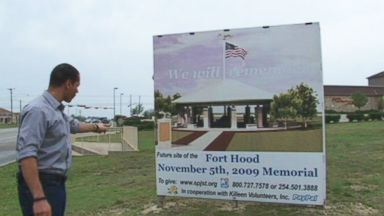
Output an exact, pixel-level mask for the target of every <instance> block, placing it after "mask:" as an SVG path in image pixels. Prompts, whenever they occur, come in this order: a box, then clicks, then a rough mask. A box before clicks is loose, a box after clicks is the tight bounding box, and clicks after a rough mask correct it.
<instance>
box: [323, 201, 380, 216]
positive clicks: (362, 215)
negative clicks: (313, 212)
mask: <svg viewBox="0 0 384 216" xmlns="http://www.w3.org/2000/svg"><path fill="white" fill-rule="evenodd" d="M321 212H322V213H323V214H322V215H327V216H328V215H329V216H344V215H349V216H371V215H379V211H378V210H377V209H374V208H371V207H369V206H366V205H364V204H363V203H339V204H334V205H328V206H325V208H324V210H322V211H321Z"/></svg>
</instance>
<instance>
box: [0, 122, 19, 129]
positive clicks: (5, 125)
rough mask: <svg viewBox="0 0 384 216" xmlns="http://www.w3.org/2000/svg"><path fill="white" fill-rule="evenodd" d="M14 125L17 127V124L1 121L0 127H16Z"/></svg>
mask: <svg viewBox="0 0 384 216" xmlns="http://www.w3.org/2000/svg"><path fill="white" fill-rule="evenodd" d="M14 127H17V125H16V124H3V123H0V129H1V128H14Z"/></svg>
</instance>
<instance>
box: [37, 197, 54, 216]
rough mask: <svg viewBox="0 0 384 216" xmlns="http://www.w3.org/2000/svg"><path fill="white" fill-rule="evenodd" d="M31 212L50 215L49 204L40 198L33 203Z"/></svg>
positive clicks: (38, 214)
mask: <svg viewBox="0 0 384 216" xmlns="http://www.w3.org/2000/svg"><path fill="white" fill-rule="evenodd" d="M33 213H34V214H35V216H51V215H52V211H51V206H50V205H49V203H48V201H47V200H40V201H36V202H34V203H33Z"/></svg>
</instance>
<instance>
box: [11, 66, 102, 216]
mask: <svg viewBox="0 0 384 216" xmlns="http://www.w3.org/2000/svg"><path fill="white" fill-rule="evenodd" d="M79 85H80V73H79V72H78V71H77V69H76V68H75V67H73V66H72V65H70V64H66V63H64V64H59V65H57V66H56V67H55V68H54V69H53V70H52V72H51V76H50V80H49V87H48V90H46V91H44V92H43V94H42V95H41V96H39V97H37V98H36V99H34V100H33V101H31V102H30V103H29V104H28V105H26V106H25V107H24V109H23V111H22V113H21V118H20V119H21V120H20V127H19V133H18V136H17V146H16V151H17V156H16V157H17V161H18V164H19V172H18V174H17V183H18V193H19V201H20V206H21V209H22V212H23V215H28V216H29V215H53V216H61V215H64V212H65V205H66V188H65V181H66V178H67V173H68V170H69V168H70V167H71V163H72V154H71V152H72V148H71V133H79V132H80V133H81V132H97V133H102V132H106V131H107V127H106V125H104V124H84V123H80V122H78V121H77V120H75V119H72V118H71V117H69V116H67V115H66V114H65V113H64V112H63V110H64V105H63V104H62V102H63V101H65V102H70V101H71V100H72V99H73V98H74V97H75V96H76V93H77V92H78V87H79Z"/></svg>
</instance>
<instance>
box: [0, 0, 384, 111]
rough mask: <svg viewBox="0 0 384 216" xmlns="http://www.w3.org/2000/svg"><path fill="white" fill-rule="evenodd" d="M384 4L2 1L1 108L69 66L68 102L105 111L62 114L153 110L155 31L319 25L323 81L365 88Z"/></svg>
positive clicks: (377, 62)
mask: <svg viewBox="0 0 384 216" xmlns="http://www.w3.org/2000/svg"><path fill="white" fill-rule="evenodd" d="M383 9H384V1H382V0H366V1H361V0H322V1H309V0H290V1H284V0H266V1H260V0H237V1H233V0H193V1H181V0H152V1H151V0H140V1H131V0H113V1H104V0H93V1H92V0H54V1H52V0H40V1H34V0H20V1H13V0H2V1H0V43H1V46H0V107H3V108H6V109H9V110H10V108H11V102H10V98H11V97H10V92H11V91H10V90H9V89H10V88H12V89H13V90H12V96H13V97H12V99H13V110H14V111H16V112H18V111H19V110H20V109H19V107H20V104H21V105H22V106H24V105H25V104H26V103H28V101H30V100H32V99H33V98H34V97H37V96H38V95H40V94H41V93H42V92H43V91H44V90H45V89H47V85H48V81H49V74H50V72H51V70H52V69H53V67H55V66H56V65H57V64H59V63H63V62H67V63H70V64H72V65H74V66H75V67H76V68H77V69H78V70H79V71H80V74H81V86H80V89H79V93H78V95H77V96H76V98H75V99H74V100H73V101H72V102H71V104H74V105H76V104H82V105H87V106H90V107H109V108H110V109H97V110H96V109H83V108H76V107H73V108H70V109H69V110H68V109H67V112H68V114H75V115H78V114H81V115H84V116H106V117H109V118H110V117H112V116H113V109H112V107H113V104H114V95H115V113H116V114H120V113H121V114H123V115H129V106H130V104H132V106H134V105H136V104H138V103H139V102H140V103H142V104H143V105H144V107H145V109H152V108H153V105H154V104H153V91H154V90H153V80H152V76H153V36H154V35H164V34H173V33H184V32H199V31H210V30H220V29H235V28H249V27H260V26H275V25H285V24H298V23H306V22H319V24H320V33H321V50H322V65H323V81H324V84H325V85H362V86H364V85H367V83H368V82H367V79H366V78H367V77H369V76H371V75H373V74H376V73H379V72H382V71H384V61H382V52H383V50H384V43H383V38H384V28H383V27H382V25H383V21H384V14H383V13H382V11H383ZM114 88H118V89H116V90H114ZM120 98H121V101H122V103H120ZM131 98H132V99H131ZM130 101H131V102H130ZM120 107H121V109H120ZM120 110H121V112H120Z"/></svg>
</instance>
